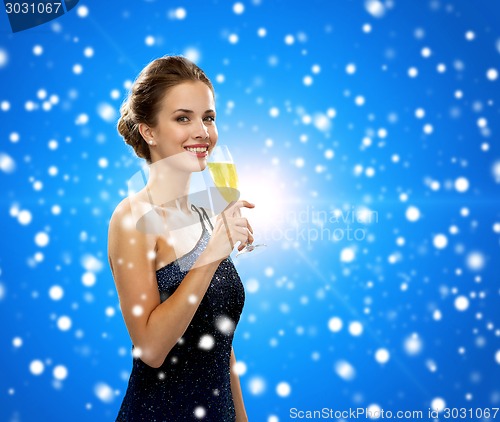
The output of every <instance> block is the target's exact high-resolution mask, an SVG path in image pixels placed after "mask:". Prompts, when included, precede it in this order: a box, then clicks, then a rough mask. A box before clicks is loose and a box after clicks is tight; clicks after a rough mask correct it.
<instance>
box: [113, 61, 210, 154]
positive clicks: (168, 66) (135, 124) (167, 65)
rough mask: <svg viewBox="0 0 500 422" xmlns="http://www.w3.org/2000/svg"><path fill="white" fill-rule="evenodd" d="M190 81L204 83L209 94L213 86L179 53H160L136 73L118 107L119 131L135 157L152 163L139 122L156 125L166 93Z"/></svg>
mask: <svg viewBox="0 0 500 422" xmlns="http://www.w3.org/2000/svg"><path fill="white" fill-rule="evenodd" d="M189 81H201V82H203V83H205V84H206V85H207V86H208V87H209V88H210V90H211V91H212V94H213V93H214V88H213V86H212V83H211V82H210V80H209V79H208V78H207V76H206V75H205V73H204V72H203V70H201V69H200V68H199V67H198V66H197V65H196V64H194V63H193V62H191V61H190V60H188V59H186V58H185V57H181V56H163V57H160V58H158V59H156V60H153V61H152V62H151V63H149V64H148V65H147V66H146V67H145V68H144V69H143V70H142V71H141V73H139V76H137V78H136V80H135V81H134V83H133V85H132V88H131V89H130V92H129V94H128V96H127V98H126V99H125V101H124V102H123V104H122V106H121V107H120V119H119V120H118V125H117V128H118V132H119V133H120V135H121V136H123V139H124V140H125V143H127V144H128V145H130V146H132V148H134V151H135V153H136V154H137V156H138V157H140V158H144V159H146V161H147V162H148V163H151V152H150V150H149V146H148V144H147V143H146V141H145V140H144V139H143V137H142V135H141V133H140V132H139V123H145V124H147V125H148V126H149V127H155V126H156V124H157V116H158V112H159V110H160V106H161V102H162V100H163V97H164V95H165V93H166V92H167V91H168V90H169V89H170V88H173V87H174V86H176V85H178V84H180V83H183V82H189Z"/></svg>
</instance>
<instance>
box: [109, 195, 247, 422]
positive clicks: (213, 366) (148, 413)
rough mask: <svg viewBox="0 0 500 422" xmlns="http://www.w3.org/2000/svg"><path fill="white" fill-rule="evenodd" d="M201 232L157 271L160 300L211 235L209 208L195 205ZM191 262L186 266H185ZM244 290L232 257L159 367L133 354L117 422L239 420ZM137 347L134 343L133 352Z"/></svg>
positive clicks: (192, 261) (226, 260)
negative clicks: (234, 375) (236, 373)
mask: <svg viewBox="0 0 500 422" xmlns="http://www.w3.org/2000/svg"><path fill="white" fill-rule="evenodd" d="M192 209H193V210H195V211H196V212H197V213H198V214H199V216H200V220H201V223H202V235H201V237H200V239H199V240H198V242H197V244H196V245H195V247H194V248H193V249H192V250H191V251H190V252H188V253H187V254H186V255H183V256H182V257H180V258H178V259H177V260H175V261H174V262H172V263H170V264H168V265H166V266H165V267H163V268H161V269H159V270H158V271H157V272H156V278H157V282H158V289H159V291H160V297H161V302H164V301H165V300H166V299H167V298H168V297H169V296H170V295H171V294H172V293H173V292H174V291H175V290H176V288H177V287H178V286H179V284H180V283H181V281H182V280H183V279H184V277H185V276H186V274H187V271H184V270H182V269H187V268H190V267H191V266H192V265H193V263H194V262H195V261H196V259H197V257H198V256H199V255H200V254H201V252H202V251H203V250H204V249H205V247H206V245H207V243H208V240H209V238H210V234H209V232H208V230H207V228H206V226H205V223H204V217H205V219H206V221H207V222H208V224H209V225H210V227H211V223H210V220H209V219H208V217H207V215H206V212H205V210H204V209H203V208H201V207H200V209H201V212H200V211H199V210H198V208H196V207H195V206H194V205H193V206H192ZM186 265H187V266H186ZM244 301H245V292H244V289H243V284H242V282H241V279H240V277H239V276H238V273H237V271H236V268H235V267H234V264H233V262H232V261H231V258H227V259H225V260H224V261H222V262H221V264H220V265H219V267H218V268H217V270H216V272H215V274H214V276H213V278H212V280H211V282H210V285H209V287H208V289H207V291H206V293H205V296H204V297H203V299H202V301H201V303H200V305H199V307H198V310H197V311H196V313H195V315H194V317H193V319H192V321H191V324H190V325H189V327H188V328H187V330H186V331H185V333H184V335H183V336H182V338H181V339H180V341H178V342H177V344H176V345H175V346H174V347H173V348H172V350H171V351H170V353H169V354H168V355H167V357H166V358H165V361H164V362H163V364H162V365H161V366H160V367H159V368H153V367H151V366H148V365H147V364H145V363H144V362H143V361H142V360H141V359H140V358H135V357H134V358H133V366H132V372H131V374H130V378H129V383H128V387H127V391H126V393H125V397H124V399H123V402H122V404H121V407H120V410H119V412H118V416H117V418H116V421H120V422H122V421H123V422H125V421H127V422H136V421H147V422H166V421H169V422H170V421H173V422H176V421H200V420H201V421H206V422H229V421H234V420H235V409H234V403H233V399H232V394H231V385H230V372H229V370H230V369H229V368H230V357H231V347H232V341H233V334H234V329H235V328H236V325H237V324H238V321H239V319H240V315H241V312H242V310H243V305H244ZM133 349H134V345H132V350H133Z"/></svg>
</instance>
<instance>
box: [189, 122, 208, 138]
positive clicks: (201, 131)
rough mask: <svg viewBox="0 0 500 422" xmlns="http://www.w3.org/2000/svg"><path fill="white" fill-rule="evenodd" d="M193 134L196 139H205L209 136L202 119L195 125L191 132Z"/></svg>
mask: <svg viewBox="0 0 500 422" xmlns="http://www.w3.org/2000/svg"><path fill="white" fill-rule="evenodd" d="M193 136H194V138H196V139H207V138H208V137H209V134H208V127H207V126H206V125H205V123H204V122H203V121H201V122H200V123H199V125H197V127H196V129H195V131H194V133H193Z"/></svg>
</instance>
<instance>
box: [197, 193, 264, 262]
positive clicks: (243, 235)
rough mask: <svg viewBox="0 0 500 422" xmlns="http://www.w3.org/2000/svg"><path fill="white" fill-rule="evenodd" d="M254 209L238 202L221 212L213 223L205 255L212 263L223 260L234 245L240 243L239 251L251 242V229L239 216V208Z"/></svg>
mask: <svg viewBox="0 0 500 422" xmlns="http://www.w3.org/2000/svg"><path fill="white" fill-rule="evenodd" d="M243 207H245V208H254V207H255V205H254V204H252V203H250V202H248V201H245V200H239V201H236V202H232V203H231V204H229V205H228V206H227V208H226V209H224V211H222V212H221V213H220V214H219V215H218V216H217V220H216V222H215V226H214V229H213V232H212V236H211V238H210V241H209V242H208V245H207V248H206V253H208V254H209V256H210V257H211V259H213V261H217V260H220V261H222V260H224V259H225V258H227V257H228V256H229V255H230V254H231V252H232V251H233V248H234V245H235V244H236V243H237V242H240V245H239V246H238V250H239V251H241V250H242V249H243V248H244V247H245V245H246V244H247V243H252V242H253V240H254V239H253V229H252V226H250V223H249V222H248V220H247V219H246V218H245V217H242V216H241V212H240V209H241V208H243Z"/></svg>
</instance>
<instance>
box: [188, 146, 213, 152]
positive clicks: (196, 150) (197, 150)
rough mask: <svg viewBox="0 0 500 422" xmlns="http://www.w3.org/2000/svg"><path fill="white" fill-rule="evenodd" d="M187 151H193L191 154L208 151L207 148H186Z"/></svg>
mask: <svg viewBox="0 0 500 422" xmlns="http://www.w3.org/2000/svg"><path fill="white" fill-rule="evenodd" d="M186 149H187V150H188V151H191V152H206V151H207V150H208V148H207V147H202V148H189V147H186Z"/></svg>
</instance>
